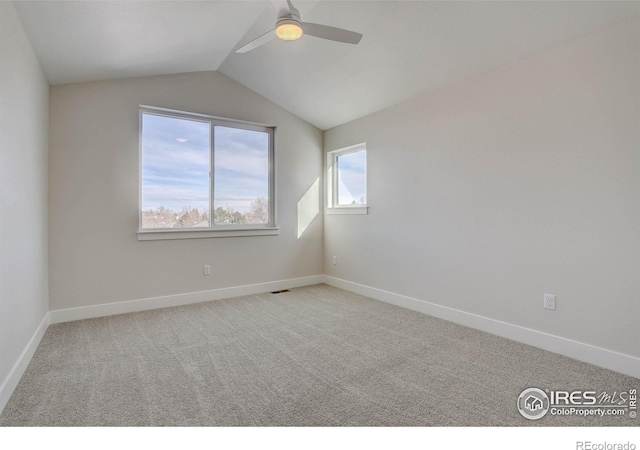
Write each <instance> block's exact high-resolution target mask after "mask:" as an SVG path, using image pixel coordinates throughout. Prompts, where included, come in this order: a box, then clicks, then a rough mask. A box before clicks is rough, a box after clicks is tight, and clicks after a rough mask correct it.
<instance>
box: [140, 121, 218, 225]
mask: <svg viewBox="0 0 640 450" xmlns="http://www.w3.org/2000/svg"><path fill="white" fill-rule="evenodd" d="M209 130H210V127H209V123H208V122H200V121H197V120H188V119H177V118H174V117H166V116H158V115H155V114H143V115H142V224H141V227H142V228H191V227H208V226H209V218H210V217H211V213H210V211H209V192H210V191H211V189H210V185H209V167H210V140H211V136H210V131H209Z"/></svg>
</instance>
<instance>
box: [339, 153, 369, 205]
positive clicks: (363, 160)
mask: <svg viewBox="0 0 640 450" xmlns="http://www.w3.org/2000/svg"><path fill="white" fill-rule="evenodd" d="M337 164H338V204H339V205H349V204H351V203H353V202H354V201H355V202H356V203H362V202H361V200H360V199H362V198H364V203H367V151H366V150H361V151H358V152H353V153H347V154H346V155H340V156H338V161H337Z"/></svg>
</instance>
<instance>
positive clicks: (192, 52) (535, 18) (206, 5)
mask: <svg viewBox="0 0 640 450" xmlns="http://www.w3.org/2000/svg"><path fill="white" fill-rule="evenodd" d="M14 4H15V7H16V10H17V12H18V14H19V16H20V18H21V20H22V22H23V25H24V28H25V31H26V33H27V35H28V36H29V38H30V40H31V42H32V45H33V47H34V51H35V52H36V55H37V56H38V58H39V60H40V63H41V65H42V67H43V71H44V73H45V75H46V76H47V79H48V80H49V82H50V83H51V84H52V85H55V84H65V83H74V82H82V81H92V80H104V79H117V78H126V77H133V76H144V75H158V74H168V73H184V72H196V71H206V70H219V71H220V72H222V73H224V74H225V75H227V76H228V77H230V78H232V79H234V80H236V81H237V82H239V83H241V84H243V85H244V86H246V87H248V88H249V89H252V90H254V91H256V92H257V93H259V94H261V95H263V96H264V97H266V98H268V99H270V100H271V101H273V102H274V103H276V104H278V105H280V106H282V107H284V108H286V109H287V110H289V111H291V112H292V113H293V114H296V115H298V116H299V117H301V118H303V119H304V120H306V121H308V122H310V123H311V124H313V125H315V126H316V127H318V128H320V129H328V128H332V127H334V126H337V125H340V124H343V123H346V122H349V121H351V120H354V119H356V118H358V117H362V116H365V115H367V114H371V113H373V112H376V111H379V110H381V109H384V108H386V107H388V106H391V105H394V104H397V103H399V102H402V101H404V100H407V99H409V98H411V97H412V96H415V95H417V94H419V93H422V92H425V91H428V90H430V89H433V88H436V87H438V86H441V85H443V84H446V83H449V82H452V81H456V80H459V79H462V78H465V77H468V76H472V75H474V74H477V73H481V72H484V71H487V70H490V69H492V68H495V67H498V66H500V65H503V64H507V63H509V62H512V61H515V60H517V59H520V58H523V57H525V56H528V55H530V54H533V53H535V52H538V51H541V50H543V49H545V48H549V47H553V46H556V45H560V44H562V43H563V42H566V41H568V40H570V39H572V38H575V37H577V36H579V35H581V34H584V33H587V32H589V31H592V30H594V29H597V28H600V27H603V26H605V25H608V24H610V23H612V22H615V21H619V20H624V19H625V18H626V17H630V16H632V15H636V14H640V3H637V2H616V1H602V2H599V1H588V2H575V1H567V2H563V1H555V2H527V1H513V2H481V1H475V2H453V1H446V2H428V1H351V2H349V1H330V0H324V1H302V0H298V1H297V2H294V4H295V6H296V7H297V8H298V9H299V10H300V13H301V16H302V20H303V21H307V22H316V23H322V24H327V25H332V26H336V27H340V28H346V29H350V30H353V31H357V32H360V33H363V34H364V37H363V39H362V41H361V42H360V44H359V45H357V46H353V45H347V44H338V43H335V42H330V41H324V40H321V39H317V38H314V37H310V36H303V37H302V38H301V39H300V40H298V41H295V42H283V41H279V40H277V39H274V40H272V41H271V42H269V43H267V44H265V45H264V46H262V47H259V48H257V49H255V50H253V51H250V52H248V53H244V54H237V53H234V50H235V49H236V48H239V47H240V46H241V45H243V44H245V43H247V42H248V41H250V40H251V39H252V38H254V37H256V36H258V35H260V34H262V33H264V32H265V31H267V30H269V29H270V28H273V25H274V22H275V16H276V9H277V7H278V5H277V2H270V1H237V0H236V1H82V2H65V1H29V2H15V3H14Z"/></svg>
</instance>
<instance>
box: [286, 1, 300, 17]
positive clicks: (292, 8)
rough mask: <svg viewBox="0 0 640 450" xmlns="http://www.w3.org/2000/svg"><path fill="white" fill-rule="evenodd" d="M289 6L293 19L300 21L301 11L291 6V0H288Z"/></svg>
mask: <svg viewBox="0 0 640 450" xmlns="http://www.w3.org/2000/svg"><path fill="white" fill-rule="evenodd" d="M287 5H288V6H289V12H290V13H291V17H293V18H295V19H298V20H300V11H298V9H297V8H296V7H295V6H293V5H292V4H291V0H287Z"/></svg>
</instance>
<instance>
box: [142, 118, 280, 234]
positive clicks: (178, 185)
mask: <svg viewBox="0 0 640 450" xmlns="http://www.w3.org/2000/svg"><path fill="white" fill-rule="evenodd" d="M140 125H141V132H140V226H139V232H138V236H139V239H144V240H146V239H176V238H184V237H212V236H213V237H215V236H238V235H256V234H277V233H276V232H271V231H274V230H277V229H276V228H275V214H274V212H275V199H274V190H273V179H274V174H273V167H274V164H273V159H274V150H273V128H271V127H266V126H262V125H256V124H249V123H244V122H237V121H232V120H229V119H219V118H215V117H209V116H204V115H198V114H191V113H182V112H175V111H167V110H159V109H155V108H142V109H141V110H140ZM265 231H268V232H265ZM187 232H188V233H187ZM213 232H215V233H213Z"/></svg>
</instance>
